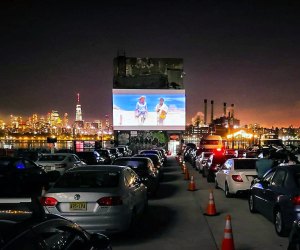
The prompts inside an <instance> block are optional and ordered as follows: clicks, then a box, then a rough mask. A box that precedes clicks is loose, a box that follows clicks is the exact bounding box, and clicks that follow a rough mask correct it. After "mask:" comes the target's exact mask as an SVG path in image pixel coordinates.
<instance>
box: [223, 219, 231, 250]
mask: <svg viewBox="0 0 300 250" xmlns="http://www.w3.org/2000/svg"><path fill="white" fill-rule="evenodd" d="M222 250H234V242H233V235H232V228H231V216H230V215H227V216H226V224H225V229H224V238H223V241H222Z"/></svg>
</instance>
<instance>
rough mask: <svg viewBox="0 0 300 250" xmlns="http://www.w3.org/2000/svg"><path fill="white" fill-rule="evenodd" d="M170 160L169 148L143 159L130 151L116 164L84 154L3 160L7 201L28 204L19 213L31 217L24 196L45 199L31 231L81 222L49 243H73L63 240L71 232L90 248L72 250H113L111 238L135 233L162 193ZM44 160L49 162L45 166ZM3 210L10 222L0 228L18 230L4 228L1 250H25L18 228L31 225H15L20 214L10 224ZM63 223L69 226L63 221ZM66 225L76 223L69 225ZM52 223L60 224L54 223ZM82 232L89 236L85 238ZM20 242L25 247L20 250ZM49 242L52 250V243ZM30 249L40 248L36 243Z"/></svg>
mask: <svg viewBox="0 0 300 250" xmlns="http://www.w3.org/2000/svg"><path fill="white" fill-rule="evenodd" d="M130 154H131V155H130ZM63 156H64V157H63ZM62 158H66V159H64V161H65V162H61V161H60V162H59V163H56V165H55V166H54V167H52V166H51V164H48V163H45V162H47V161H46V160H47V159H55V160H56V159H59V160H62ZM41 159H42V161H41ZM43 159H44V160H43ZM166 159H167V157H166V152H165V151H164V150H163V149H153V150H141V151H140V152H139V154H138V155H132V153H131V152H128V153H127V154H124V155H123V156H121V155H120V156H119V157H118V158H116V159H114V161H113V162H111V164H87V163H85V162H83V160H84V159H82V158H81V157H80V156H79V155H76V154H71V153H54V154H45V155H42V156H41V158H40V159H38V160H37V161H36V162H33V161H30V160H28V159H26V158H23V157H21V158H20V157H0V179H1V180H2V181H0V185H2V187H1V191H0V193H1V197H2V198H3V197H5V199H6V198H7V197H8V196H9V195H13V196H14V198H15V199H17V200H19V201H20V203H22V206H21V207H22V209H21V210H17V211H18V214H20V215H22V216H23V215H27V214H28V211H24V210H23V208H24V207H23V205H24V202H23V201H22V199H21V198H23V197H24V195H28V194H30V196H31V199H33V200H35V198H34V197H40V199H39V202H38V205H37V204H35V205H34V206H33V207H40V208H39V209H36V211H37V212H36V213H35V214H34V216H31V218H30V221H31V222H30V223H29V220H26V221H27V222H26V223H27V224H26V225H30V226H29V227H30V228H27V229H30V230H31V229H32V228H33V227H37V225H39V226H38V228H43V227H42V226H41V227H40V225H41V224H43V223H46V221H50V220H52V221H56V222H57V223H58V224H61V226H62V227H63V228H64V229H65V228H70V225H71V224H70V223H76V224H74V225H76V226H74V225H73V227H74V232H69V231H68V230H69V229H68V230H65V231H68V232H65V231H64V230H61V234H60V235H59V236H58V235H57V236H55V233H56V231H57V230H56V229H55V230H54V229H53V238H51V239H49V242H52V243H53V242H54V241H55V242H57V244H67V243H66V242H65V243H63V242H64V241H67V239H68V237H69V235H68V234H71V233H72V237H71V236H70V239H71V238H72V239H73V238H74V239H75V238H76V240H77V239H78V242H77V243H76V244H78V246H85V247H86V248H84V247H82V248H81V247H79V248H72V246H71V245H70V247H69V248H67V249H110V248H111V246H110V244H109V240H108V239H107V237H106V236H105V235H109V234H111V233H116V232H123V231H129V232H130V230H131V229H133V228H134V226H135V224H136V222H137V220H138V219H139V218H140V217H141V216H142V215H143V213H144V212H145V211H146V210H147V207H148V199H149V198H151V197H153V196H155V195H156V193H157V191H158V187H159V181H160V179H161V178H162V171H163V165H164V164H165V163H166ZM41 162H43V163H45V164H44V165H43V166H42V164H41ZM49 162H50V161H49ZM70 162H72V163H74V165H73V167H70V168H69V167H67V166H68V163H70ZM77 163H78V164H77ZM5 190H7V192H5ZM20 199H21V200H20ZM0 200H1V199H0ZM5 202H6V201H5ZM5 202H4V203H3V202H2V204H0V205H1V206H2V208H3V206H4V208H8V207H6V206H7V204H6V203H5ZM3 211H4V210H3ZM3 211H2V212H3ZM5 211H7V210H5ZM9 211H15V210H11V209H9ZM20 211H21V212H20ZM2 212H0V219H1V220H3V219H5V222H3V221H0V227H3V228H4V227H6V226H7V224H9V225H10V226H11V228H12V229H11V230H9V231H7V232H5V233H4V232H3V233H2V231H1V230H0V248H1V249H2V248H3V249H24V248H22V247H21V245H22V244H20V241H19V240H17V239H18V237H19V234H18V233H17V232H20V231H19V230H15V229H16V228H22V230H23V231H24V230H25V227H26V225H25V224H24V222H21V224H20V223H19V222H17V221H15V218H16V216H14V215H13V216H12V218H14V219H13V220H7V213H4V214H1V213H2ZM37 214H38V216H37ZM41 214H42V215H41ZM22 216H21V217H22ZM18 217H19V216H18ZM37 218H38V219H37ZM53 218H54V219H53ZM60 220H65V221H66V222H59V221H60ZM33 221H35V223H34V222H33ZM2 222H3V223H2ZM66 223H69V224H70V225H69V227H67V226H66V225H65V224H66ZM48 224H49V223H48ZM50 224H51V223H50ZM52 224H53V225H56V223H54V222H52ZM52 224H51V225H52ZM45 225H46V224H45ZM55 227H56V226H55ZM47 228H49V230H50V228H51V227H49V225H48V226H47ZM75 228H76V229H78V230H77V231H76V230H75ZM49 230H48V231H49ZM33 231H34V230H33ZM38 231H39V230H38ZM50 231H51V230H50ZM79 231H81V232H83V235H82V236H81V238H80V239H79V234H80V233H79ZM39 232H40V231H39ZM31 233H32V231H31ZM99 233H104V234H105V235H101V234H99ZM32 237H33V236H32ZM55 237H56V238H55ZM60 237H61V238H60ZM64 237H65V238H64ZM49 238H50V236H49ZM40 240H41V239H40V238H39V241H40ZM23 241H24V238H23ZM44 241H46V239H45V240H44ZM79 241H80V242H79ZM26 242H27V241H26ZM32 242H34V241H29V242H28V244H33V243H32ZM87 242H88V244H87ZM1 244H2V245H1ZM16 244H18V245H19V246H20V247H18V248H14V247H15V246H16ZM34 244H40V242H39V243H37V242H35V243H34ZM43 244H44V245H45V246H46V245H47V244H49V243H45V242H43ZM72 244H73V243H72ZM74 245H75V243H74ZM59 247H63V249H66V248H64V246H57V248H58V249H62V248H59ZM93 247H94V248H93ZM26 249H35V248H34V247H33V245H32V247H31V246H27V248H26ZM41 249H47V248H41Z"/></svg>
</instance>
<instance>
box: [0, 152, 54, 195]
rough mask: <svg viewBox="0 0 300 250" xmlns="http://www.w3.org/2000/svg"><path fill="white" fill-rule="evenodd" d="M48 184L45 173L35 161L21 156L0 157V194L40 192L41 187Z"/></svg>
mask: <svg viewBox="0 0 300 250" xmlns="http://www.w3.org/2000/svg"><path fill="white" fill-rule="evenodd" d="M48 185H49V183H48V176H47V173H46V172H45V170H44V169H43V168H42V167H41V166H38V165H37V164H36V163H35V162H33V161H30V160H28V159H25V158H22V157H9V156H2V157H0V196H6V195H10V194H14V195H15V196H22V195H23V194H24V193H36V194H40V192H41V190H42V187H48Z"/></svg>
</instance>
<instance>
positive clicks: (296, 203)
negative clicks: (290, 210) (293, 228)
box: [292, 196, 300, 205]
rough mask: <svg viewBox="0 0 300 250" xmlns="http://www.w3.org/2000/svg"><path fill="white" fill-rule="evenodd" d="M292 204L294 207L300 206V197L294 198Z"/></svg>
mask: <svg viewBox="0 0 300 250" xmlns="http://www.w3.org/2000/svg"><path fill="white" fill-rule="evenodd" d="M292 202H293V204H294V205H300V196H295V197H293V198H292Z"/></svg>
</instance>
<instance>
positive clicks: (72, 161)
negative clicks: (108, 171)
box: [36, 153, 86, 174]
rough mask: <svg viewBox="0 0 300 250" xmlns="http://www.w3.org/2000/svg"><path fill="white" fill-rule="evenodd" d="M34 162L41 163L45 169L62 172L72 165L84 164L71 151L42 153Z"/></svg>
mask: <svg viewBox="0 0 300 250" xmlns="http://www.w3.org/2000/svg"><path fill="white" fill-rule="evenodd" d="M36 163H37V164H38V165H41V166H42V167H43V168H44V170H45V171H47V172H49V171H59V172H60V174H63V173H64V172H65V171H66V170H68V169H70V168H73V167H80V166H85V165H86V164H85V163H84V162H83V161H81V160H80V159H79V157H78V156H77V155H75V154H72V153H54V154H43V155H42V156H41V157H40V158H39V159H38V160H37V161H36Z"/></svg>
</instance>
